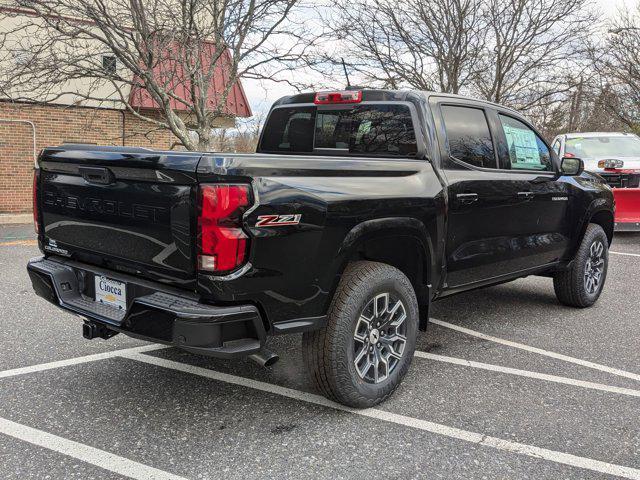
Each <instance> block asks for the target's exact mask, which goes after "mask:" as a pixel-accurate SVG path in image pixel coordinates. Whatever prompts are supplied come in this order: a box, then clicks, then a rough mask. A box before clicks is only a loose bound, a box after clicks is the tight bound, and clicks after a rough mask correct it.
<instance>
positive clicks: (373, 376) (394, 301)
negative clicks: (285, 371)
mask: <svg viewBox="0 0 640 480" xmlns="http://www.w3.org/2000/svg"><path fill="white" fill-rule="evenodd" d="M385 296H386V309H383V308H382V307H383V306H384V304H385ZM372 301H373V302H374V303H373V304H372V303H371V302H372ZM398 302H400V304H401V305H400V306H397V305H398ZM394 307H397V308H395V311H394V312H393V313H392V312H391V310H393V308H394ZM376 312H378V313H379V315H378V316H376ZM380 312H384V313H386V314H387V315H386V316H384V315H382V313H380ZM403 312H404V316H405V319H404V321H402V322H401V318H402V316H403ZM369 317H370V320H369ZM381 319H382V320H381ZM378 324H380V325H381V326H380V327H376V325H378ZM365 327H366V328H365ZM377 328H380V330H377ZM385 328H386V330H384V329H385ZM374 330H375V331H377V332H378V333H377V336H376V335H374V333H375V332H374ZM403 334H404V335H403ZM417 334H418V302H417V300H416V295H415V292H414V290H413V287H412V285H411V282H410V281H409V279H408V278H407V277H406V276H405V275H404V274H403V273H402V272H401V271H400V270H398V269H396V268H394V267H392V266H390V265H386V264H383V263H376V262H365V261H362V262H354V263H351V264H349V265H348V266H347V268H346V270H345V272H344V273H343V275H342V278H341V279H340V283H339V285H338V288H337V290H336V292H335V295H334V297H333V300H332V302H331V306H330V308H329V314H328V320H327V325H326V327H324V328H322V329H320V330H317V331H313V332H307V333H305V334H304V335H303V336H302V350H303V352H302V353H303V359H304V363H305V366H306V368H307V371H308V372H309V376H310V378H311V382H312V384H313V385H314V386H315V387H316V389H317V390H318V391H320V392H321V393H322V394H323V395H324V396H326V397H327V398H329V399H331V400H334V401H336V402H339V403H342V404H344V405H348V406H350V407H358V408H364V407H371V406H373V405H377V404H378V403H380V402H382V401H384V400H386V399H387V398H388V397H389V396H390V395H391V394H392V393H393V392H394V391H395V389H396V388H397V387H398V385H399V384H400V382H401V381H402V379H403V377H404V376H405V374H406V373H407V370H408V369H409V365H411V360H412V358H413V354H414V351H415V347H416V336H417ZM356 336H357V337H358V338H357V339H356ZM403 337H404V339H405V340H404V343H402V342H403V339H402V338H403ZM394 339H396V340H394ZM372 340H373V341H374V342H375V346H374V347H373V350H371V346H372V343H371V342H372ZM363 348H364V350H363ZM400 350H401V351H402V353H401V355H400V358H397V357H398V354H399V352H400ZM385 355H386V365H387V366H386V368H385V362H384V361H383V359H385ZM358 358H360V360H358V361H359V362H360V363H359V364H358V367H356V363H354V361H356V360H357V359H358ZM369 363H372V365H371V366H370V367H369V369H368V370H367V365H368V364H369ZM385 370H386V374H385ZM362 371H364V375H363V374H362V373H359V372H362ZM385 376H386V378H385Z"/></svg>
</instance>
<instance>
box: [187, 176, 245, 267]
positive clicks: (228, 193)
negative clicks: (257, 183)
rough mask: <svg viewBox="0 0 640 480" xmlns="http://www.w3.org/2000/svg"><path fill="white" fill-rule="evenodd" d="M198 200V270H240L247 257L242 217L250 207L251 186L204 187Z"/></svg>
mask: <svg viewBox="0 0 640 480" xmlns="http://www.w3.org/2000/svg"><path fill="white" fill-rule="evenodd" d="M199 198H200V212H199V216H198V230H199V241H198V247H199V251H198V269H199V270H204V271H207V272H226V271H229V270H233V269H234V268H236V267H239V266H240V265H242V264H243V263H244V262H245V259H246V256H247V243H248V242H247V240H248V238H247V235H246V234H245V233H244V231H243V230H242V215H243V214H244V212H245V211H246V210H247V207H249V204H250V203H249V186H248V185H226V184H213V185H201V186H200V194H199Z"/></svg>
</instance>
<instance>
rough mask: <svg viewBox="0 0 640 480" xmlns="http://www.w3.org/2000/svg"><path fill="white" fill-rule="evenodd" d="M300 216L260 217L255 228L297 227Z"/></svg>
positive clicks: (298, 214) (297, 214)
mask: <svg viewBox="0 0 640 480" xmlns="http://www.w3.org/2000/svg"><path fill="white" fill-rule="evenodd" d="M301 218H302V214H300V213H294V214H290V215H260V216H259V217H258V221H257V222H256V227H284V226H285V225H298V224H299V223H300V219H301Z"/></svg>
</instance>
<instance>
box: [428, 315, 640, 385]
mask: <svg viewBox="0 0 640 480" xmlns="http://www.w3.org/2000/svg"><path fill="white" fill-rule="evenodd" d="M429 322H431V323H434V324H436V325H440V326H441V327H445V328H450V329H451V330H456V331H458V332H462V333H466V334H467V335H471V336H474V337H478V338H482V339H483V340H489V341H490V342H494V343H499V344H501V345H506V346H508V347H513V348H519V349H520V350H526V351H527V352H532V353H537V354H538V355H544V356H545V357H550V358H555V359H556V360H562V361H563V362H568V363H574V364H576V365H581V366H583V367H587V368H592V369H594V370H600V371H601V372H606V373H610V374H612V375H617V376H618V377H625V378H630V379H632V380H637V381H639V382H640V375H638V374H637V373H632V372H627V371H625V370H620V369H618V368H613V367H607V366H606V365H601V364H599V363H594V362H589V361H588V360H582V359H581V358H574V357H570V356H568V355H563V354H561V353H556V352H551V351H549V350H543V349H542V348H537V347H531V346H529V345H525V344H523V343H518V342H512V341H511V340H505V339H503V338H499V337H493V336H491V335H487V334H485V333H482V332H477V331H475V330H471V329H469V328H465V327H461V326H460V325H455V324H453V323H449V322H444V321H442V320H437V319H435V318H430V319H429Z"/></svg>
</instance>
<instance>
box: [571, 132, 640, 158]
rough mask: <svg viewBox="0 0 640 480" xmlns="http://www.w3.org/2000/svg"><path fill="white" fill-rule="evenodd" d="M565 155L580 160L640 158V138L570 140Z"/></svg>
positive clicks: (631, 136) (633, 136) (581, 138)
mask: <svg viewBox="0 0 640 480" xmlns="http://www.w3.org/2000/svg"><path fill="white" fill-rule="evenodd" d="M565 153H569V154H571V155H575V156H576V157H578V158H616V157H640V138H638V137H636V136H635V135H629V136H626V137H577V138H568V139H567V144H566V146H565Z"/></svg>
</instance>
